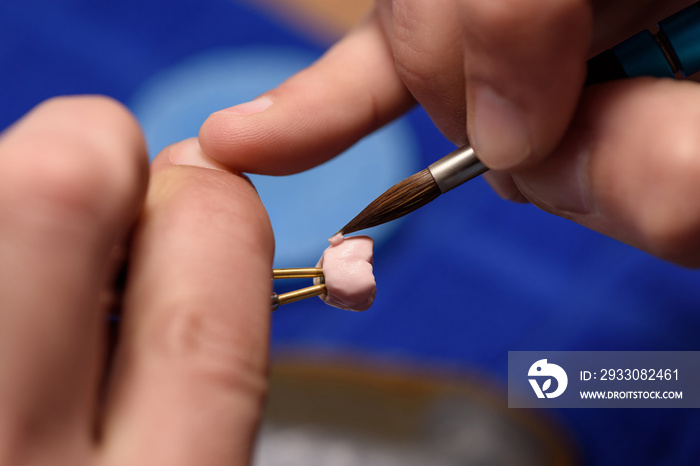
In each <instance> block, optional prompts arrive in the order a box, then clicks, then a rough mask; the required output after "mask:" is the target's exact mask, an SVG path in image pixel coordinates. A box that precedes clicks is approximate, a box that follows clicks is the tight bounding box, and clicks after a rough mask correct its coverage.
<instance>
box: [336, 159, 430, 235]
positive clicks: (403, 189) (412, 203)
mask: <svg viewBox="0 0 700 466" xmlns="http://www.w3.org/2000/svg"><path fill="white" fill-rule="evenodd" d="M440 194H441V193H440V189H439V188H438V186H437V183H435V179H434V178H433V175H432V174H431V173H430V170H428V169H427V168H426V169H425V170H423V171H420V172H418V173H416V174H415V175H411V176H409V177H408V178H406V179H405V180H403V181H401V182H399V183H397V184H395V185H394V186H392V187H391V188H389V189H388V190H387V191H386V192H385V193H384V194H382V195H381V196H379V197H378V198H376V199H375V200H374V201H372V203H371V204H370V205H368V206H367V207H365V209H364V210H363V211H362V212H360V213H359V214H358V215H357V217H355V218H354V219H352V220H351V221H350V223H348V224H347V225H345V226H344V227H343V228H342V229H341V230H340V233H342V234H344V235H346V234H348V233H353V232H355V231H360V230H364V229H366V228H371V227H376V226H377V225H381V224H383V223H386V222H389V221H391V220H395V219H397V218H399V217H403V216H404V215H406V214H408V213H410V212H413V211H414V210H416V209H418V208H420V207H423V206H424V205H425V204H427V203H429V202H431V201H433V200H435V198H437V197H438V196H439V195H440Z"/></svg>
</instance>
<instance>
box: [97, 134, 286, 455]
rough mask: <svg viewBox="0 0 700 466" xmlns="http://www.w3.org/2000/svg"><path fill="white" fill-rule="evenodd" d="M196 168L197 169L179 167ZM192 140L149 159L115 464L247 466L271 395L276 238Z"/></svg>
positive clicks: (125, 333) (235, 182)
mask: <svg viewBox="0 0 700 466" xmlns="http://www.w3.org/2000/svg"><path fill="white" fill-rule="evenodd" d="M173 162H174V163H177V164H190V165H195V166H175V165H173ZM202 166H208V167H210V168H218V167H219V166H218V165H211V161H210V160H208V159H207V158H206V157H205V156H204V155H203V153H202V152H201V149H200V148H199V146H198V143H197V141H196V140H188V141H185V142H183V143H179V144H177V145H175V146H172V147H170V148H167V149H166V150H165V151H164V152H163V153H161V154H160V155H159V157H158V158H157V159H156V160H155V161H154V166H153V169H152V181H151V185H150V188H149V193H148V199H147V203H146V208H145V212H144V214H143V217H142V222H141V224H140V226H139V229H138V232H137V234H136V236H135V239H134V250H133V252H132V257H131V270H130V278H129V283H128V285H127V287H128V289H127V294H126V298H125V310H124V312H125V317H124V326H123V329H122V342H121V345H122V346H121V348H119V349H118V354H117V359H116V372H115V373H114V386H113V390H112V394H111V395H112V396H111V397H110V402H109V406H108V414H107V417H106V426H105V442H106V443H105V450H104V454H105V455H106V457H107V458H108V459H109V461H111V462H113V463H114V464H133V465H139V464H143V465H146V464H147V465H151V464H167V465H171V466H177V465H188V466H189V465H192V464H207V465H211V466H216V465H219V464H221V465H231V464H248V460H249V459H250V453H251V448H252V443H253V436H254V433H255V428H256V426H257V421H258V417H259V415H260V407H261V402H262V398H263V395H264V391H265V385H266V382H265V380H266V379H265V369H266V361H267V339H268V324H269V318H270V293H271V270H272V255H273V238H272V232H271V227H270V223H269V221H268V219H267V215H266V213H265V211H264V209H263V206H262V204H261V203H260V200H259V199H258V197H257V195H256V192H255V190H254V188H253V187H252V186H251V185H250V184H249V182H248V181H247V180H246V179H244V178H242V177H240V176H239V175H237V174H234V173H230V172H227V171H224V170H219V169H204V168H201V167H202Z"/></svg>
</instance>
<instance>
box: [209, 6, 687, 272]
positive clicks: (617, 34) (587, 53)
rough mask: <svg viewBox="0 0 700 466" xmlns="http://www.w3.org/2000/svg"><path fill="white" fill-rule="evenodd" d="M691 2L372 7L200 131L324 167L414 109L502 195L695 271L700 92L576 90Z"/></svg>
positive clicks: (286, 169)
mask: <svg viewBox="0 0 700 466" xmlns="http://www.w3.org/2000/svg"><path fill="white" fill-rule="evenodd" d="M692 3H694V1H692V0H683V1H680V0H668V1H652V0H618V1H604V0H566V1H561V0H547V1H540V0H493V1H488V2H484V1H481V0H443V1H441V2H426V1H421V0H379V1H377V2H376V8H375V9H374V11H373V12H372V13H371V14H370V16H369V17H368V18H367V19H366V20H365V21H364V22H362V23H361V24H360V25H358V26H357V27H356V28H355V29H354V30H353V31H351V32H350V33H349V34H348V35H347V36H346V37H345V38H343V39H342V40H341V41H339V42H338V43H337V44H336V45H335V46H333V47H332V48H331V49H330V50H329V51H328V52H327V53H326V54H325V55H324V56H323V57H321V58H320V59H319V60H318V61H317V62H316V63H315V64H313V65H312V66H311V67H309V68H307V69H306V70H303V71H301V72H300V73H298V74H296V75H294V76H292V77H290V78H289V79H288V80H287V81H285V82H284V83H282V84H281V85H280V86H279V87H277V88H275V89H272V90H270V91H268V92H266V93H265V94H263V95H262V96H261V97H260V98H259V99H256V100H255V101H253V102H254V103H252V104H251V103H247V104H243V105H238V106H234V107H231V108H227V109H224V110H222V111H219V112H216V113H214V114H212V115H211V116H210V117H209V118H208V119H207V121H206V122H205V123H204V125H203V126H202V128H201V130H200V133H199V140H200V143H201V144H202V147H203V149H204V151H205V152H206V153H207V154H208V155H209V156H210V157H211V158H213V159H215V160H217V161H218V162H220V163H223V164H225V165H227V166H229V167H232V168H234V169H239V170H243V171H247V172H254V173H267V174H277V175H280V174H288V173H293V172H298V171H302V170H305V169H308V168H310V167H312V166H315V165H317V164H319V163H322V162H324V161H326V160H328V159H329V158H331V157H333V156H335V155H336V154H338V153H339V152H341V151H342V150H343V149H345V148H347V147H348V146H350V145H351V144H353V143H354V142H355V141H357V140H358V139H359V138H361V137H363V136H365V135H367V134H368V133H370V132H372V131H374V130H375V129H377V128H378V127H380V126H382V125H383V124H385V123H387V122H388V121H390V120H392V119H394V118H395V117H397V116H398V115H400V114H401V113H403V112H404V111H405V110H407V109H408V108H410V107H411V106H412V105H413V104H414V103H416V102H418V103H419V104H421V105H422V106H423V107H424V108H425V109H426V111H427V113H428V114H429V115H430V117H431V118H432V120H433V121H434V123H435V124H436V125H437V127H438V128H439V129H440V130H441V131H442V133H443V134H444V135H445V136H446V137H447V138H448V139H449V140H451V141H452V142H453V143H455V144H456V145H461V144H464V143H465V142H467V141H469V142H470V143H471V144H472V145H473V147H474V149H475V151H476V153H477V155H478V156H479V157H480V158H481V159H482V160H483V161H484V163H485V164H486V165H487V166H488V167H489V168H491V169H492V170H491V171H490V172H489V173H487V174H486V175H484V176H485V177H486V178H487V179H488V180H489V182H490V183H491V184H492V186H493V187H494V188H495V190H496V192H497V193H498V194H499V195H500V196H501V197H503V198H506V199H512V200H516V201H530V202H532V203H534V204H535V205H537V206H538V207H541V208H543V209H545V210H547V211H549V212H551V213H554V214H556V215H561V216H564V217H566V218H569V219H571V220H573V221H575V222H578V223H580V224H582V225H584V226H587V227H589V228H592V229H595V230H597V231H600V232H602V233H604V234H606V235H609V236H612V237H614V238H618V239H620V240H622V241H625V242H627V243H629V244H631V245H633V246H635V247H637V248H640V249H643V250H645V251H648V252H650V253H652V254H654V255H657V256H659V257H661V258H663V259H666V260H669V261H673V262H676V263H679V264H683V265H687V266H694V267H697V266H700V208H697V207H696V206H697V203H696V202H694V201H693V200H695V199H698V198H699V197H700V183H697V182H696V180H698V179H700V141H698V136H697V131H696V130H695V128H697V127H698V125H699V124H700V112H698V110H697V109H698V108H700V105H699V104H700V91H698V86H697V84H696V83H694V82H691V81H684V82H678V81H672V80H660V79H650V78H639V79H631V80H627V81H624V82H615V83H606V84H601V85H597V86H593V87H591V88H588V89H585V90H584V89H583V81H584V77H585V62H586V60H587V59H588V58H589V57H591V56H593V55H595V54H596V53H598V52H600V51H602V50H604V49H606V48H609V47H611V46H613V45H614V44H616V43H618V42H619V41H621V40H623V39H625V38H626V37H629V36H630V35H632V34H634V33H636V32H638V31H639V30H641V29H643V28H645V27H647V26H650V25H652V24H653V23H654V22H655V21H658V20H661V19H663V18H664V17H667V16H668V15H670V14H672V13H673V12H675V11H678V10H679V9H681V8H683V7H685V6H688V5H690V4H692Z"/></svg>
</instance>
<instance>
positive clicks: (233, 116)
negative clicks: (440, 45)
mask: <svg viewBox="0 0 700 466" xmlns="http://www.w3.org/2000/svg"><path fill="white" fill-rule="evenodd" d="M413 103H414V101H413V99H412V97H411V95H410V94H409V93H408V91H407V90H406V88H405V86H404V85H403V83H402V82H401V80H400V79H399V77H398V76H397V74H396V70H395V68H394V59H393V56H392V54H391V50H390V48H389V46H388V44H387V43H386V38H385V37H384V34H383V32H382V30H381V27H380V25H379V22H378V20H377V19H376V18H373V17H372V18H370V19H368V20H367V21H366V22H364V23H362V24H361V25H360V26H358V27H357V28H356V29H355V30H354V31H352V32H351V33H350V34H349V35H348V36H347V37H346V38H344V39H343V40H341V41H340V42H339V43H338V44H336V45H335V46H334V47H332V48H331V49H330V50H329V51H328V52H326V53H325V54H324V55H323V56H322V57H321V58H320V59H319V60H318V61H316V62H315V63H314V64H313V65H312V66H310V67H309V68H306V69H304V70H302V71H300V72H299V73H297V74H296V75H294V76H292V77H290V78H289V79H287V80H286V81H285V82H284V83H282V84H281V85H280V86H278V87H277V88H275V89H272V90H270V91H268V92H266V93H265V94H263V95H262V96H260V97H258V98H257V99H255V100H253V101H251V102H247V103H243V104H239V105H236V106H233V107H230V108H228V109H225V110H221V111H218V112H216V113H213V114H211V115H210V116H209V117H208V118H207V120H206V121H205V122H204V124H203V125H202V126H201V128H200V131H199V141H200V144H201V146H202V149H203V150H204V152H205V153H206V154H207V155H208V156H209V157H211V158H212V159H214V160H215V161H217V162H219V163H222V164H224V165H227V166H229V167H231V168H232V169H234V170H238V171H242V172H246V173H262V174H267V175H288V174H291V173H296V172H299V171H303V170H306V169H309V168H311V167H314V166H316V165H319V164H321V163H323V162H325V161H327V160H329V159H330V158H332V157H334V156H336V155H338V154H339V153H341V152H342V151H344V150H345V149H347V148H348V147H350V146H351V145H352V144H354V143H355V142H357V141H358V140H359V139H360V138H362V137H363V136H365V135H367V134H369V133H370V132H372V131H374V130H376V129H378V128H379V127H381V126H383V125H384V124H386V123H388V122H389V121H391V120H393V119H394V118H396V117H398V116H399V115H400V114H401V113H403V112H404V111H406V110H407V109H409V108H410V107H411V106H412V105H413Z"/></svg>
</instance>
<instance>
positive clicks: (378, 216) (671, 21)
mask: <svg viewBox="0 0 700 466" xmlns="http://www.w3.org/2000/svg"><path fill="white" fill-rule="evenodd" d="M699 45H700V2H698V3H695V4H693V5H691V6H689V7H687V8H685V9H684V10H681V11H680V12H678V13H676V14H674V15H673V16H670V17H668V18H666V19H665V20H663V21H661V22H659V24H658V31H656V32H655V33H652V32H651V31H649V30H644V31H642V32H640V33H639V34H637V35H635V36H632V37H631V38H629V39H627V40H626V41H624V42H622V43H620V44H618V45H616V46H615V47H613V48H611V49H608V50H606V51H604V52H602V53H600V54H598V55H596V56H595V57H593V58H591V59H590V60H588V63H587V65H588V70H587V78H586V85H589V84H597V83H600V82H605V81H610V80H613V79H624V78H631V77H635V76H655V77H669V78H674V77H685V76H690V75H691V74H694V73H695V72H697V71H700V46H699ZM487 170H488V168H487V167H486V166H485V165H484V164H483V163H482V162H481V161H480V160H479V159H478V158H477V157H476V155H475V154H474V150H473V149H472V148H471V147H469V146H464V147H462V148H460V149H457V150H456V151H454V152H451V153H450V154H448V155H446V156H445V157H443V158H441V159H440V160H438V161H437V162H435V163H433V164H431V165H430V166H429V167H428V168H426V169H425V170H422V171H420V172H418V173H416V174H415V175H412V176H410V177H408V178H406V179H405V180H403V181H401V182H399V183H398V184H396V185H394V186H392V187H391V188H389V189H388V190H387V191H386V192H384V194H382V195H380V196H379V197H378V198H376V199H375V200H374V201H372V202H371V203H370V204H369V205H368V206H367V207H365V209H364V210H362V212H360V213H359V214H358V215H357V216H356V217H355V218H354V219H352V220H351V221H350V222H349V223H348V224H347V225H345V226H344V227H343V228H341V229H340V231H338V233H340V234H343V235H345V234H349V233H353V232H355V231H359V230H364V229H366V228H370V227H374V226H377V225H381V224H383V223H386V222H390V221H391V220H396V219H397V218H399V217H403V216H404V215H406V214H408V213H410V212H413V211H414V210H416V209H418V208H420V207H422V206H424V205H426V204H428V203H430V202H432V201H434V200H435V199H437V198H438V197H439V196H440V195H441V194H444V193H446V192H447V191H449V190H451V189H453V188H455V187H457V186H459V185H460V184H462V183H465V182H467V181H469V180H471V179H473V178H475V177H477V176H479V175H481V174H482V173H484V172H485V171H487Z"/></svg>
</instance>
